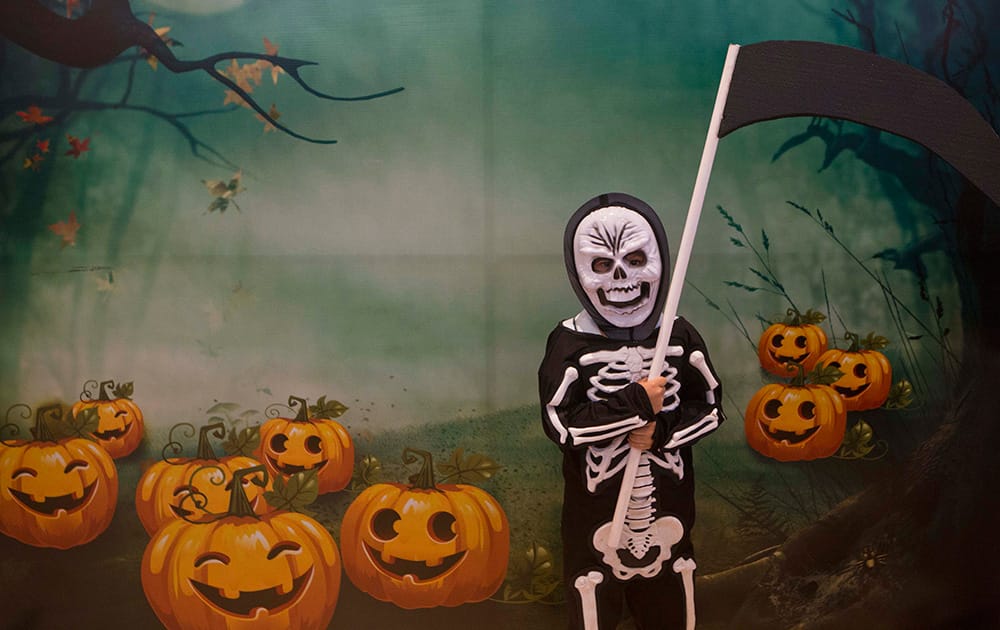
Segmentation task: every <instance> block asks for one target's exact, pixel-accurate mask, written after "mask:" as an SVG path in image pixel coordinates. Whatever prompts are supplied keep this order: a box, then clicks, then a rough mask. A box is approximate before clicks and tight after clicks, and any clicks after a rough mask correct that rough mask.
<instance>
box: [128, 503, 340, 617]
mask: <svg viewBox="0 0 1000 630" xmlns="http://www.w3.org/2000/svg"><path fill="white" fill-rule="evenodd" d="M240 487H241V488H242V483H241V484H240ZM240 491H242V490H240ZM340 572H341V571H340V558H339V554H338V553H337V546H336V543H334V540H333V537H332V536H330V533H329V532H328V531H327V530H326V529H324V528H323V526H322V525H320V524H319V523H317V522H316V521H314V520H313V519H311V518H309V517H308V516H305V515H303V514H297V513H294V512H272V513H270V514H267V515H265V516H262V517H259V518H258V517H256V516H251V515H239V514H237V513H230V514H228V515H227V516H225V517H223V518H221V519H219V520H217V521H214V522H211V523H189V522H187V521H183V520H175V521H171V522H169V523H167V524H166V525H164V526H163V528H161V529H160V530H159V531H158V532H157V533H156V534H154V535H153V537H152V539H151V540H150V542H149V545H148V546H147V547H146V552H145V554H144V555H143V559H142V588H143V591H145V593H146V599H147V600H149V603H150V606H151V607H152V608H153V611H154V612H155V613H156V615H157V617H159V619H160V621H161V622H162V623H163V624H164V625H165V626H166V627H167V628H169V629H171V630H173V629H180V628H199V629H206V630H216V629H218V630H223V629H226V630H231V629H235V628H245V629H246V630H249V629H250V628H267V629H269V630H271V629H273V630H278V629H283V628H325V627H327V626H328V625H329V623H330V619H331V618H332V617H333V612H334V609H335V608H336V605H337V599H338V596H339V593H340Z"/></svg>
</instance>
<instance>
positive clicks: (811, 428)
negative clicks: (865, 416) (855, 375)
mask: <svg viewBox="0 0 1000 630" xmlns="http://www.w3.org/2000/svg"><path fill="white" fill-rule="evenodd" d="M793 369H796V370H797V372H798V373H797V375H796V376H795V378H793V379H792V381H791V383H788V384H777V383H771V384H768V385H765V386H763V387H761V388H760V389H759V390H758V391H757V393H756V394H754V395H753V398H751V399H750V403H749V404H748V405H747V409H746V414H745V415H744V424H743V428H744V432H745V433H746V438H747V443H748V444H749V445H750V446H751V447H752V448H753V449H754V450H755V451H757V452H758V453H760V454H762V455H766V456H767V457H771V458H774V459H776V460H778V461H782V462H790V461H802V460H811V459H818V458H821V457H829V456H830V455H833V454H834V453H836V452H837V449H839V448H840V444H841V442H843V440H844V432H845V430H846V429H847V409H846V408H845V407H844V401H843V400H842V399H841V397H840V395H839V394H838V393H837V392H836V391H834V389H833V388H832V387H830V386H829V385H828V384H824V383H828V382H832V381H833V380H834V379H835V378H837V376H838V375H839V372H836V371H835V370H834V371H833V373H832V374H831V373H830V372H824V373H823V375H822V376H817V377H814V380H815V381H817V382H814V383H812V384H806V382H805V380H806V379H805V369H804V368H803V367H802V366H800V365H797V364H796V365H795V366H794V368H793Z"/></svg>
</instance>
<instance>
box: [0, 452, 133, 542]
mask: <svg viewBox="0 0 1000 630" xmlns="http://www.w3.org/2000/svg"><path fill="white" fill-rule="evenodd" d="M117 500H118V472H117V470H116V469H115V464H114V461H113V460H112V459H111V456H110V455H108V453H107V452H106V451H105V450H104V449H102V448H101V447H100V446H98V444H97V443H96V442H92V441H90V440H87V439H84V438H69V439H63V440H59V441H58V442H55V441H44V440H39V441H36V442H21V443H16V444H14V445H9V446H0V532H2V533H4V534H6V535H8V536H10V537H11V538H15V539H17V540H20V541H21V542H23V543H26V544H29V545H34V546H36V547H56V548H58V549H68V548H70V547H75V546H77V545H82V544H84V543H87V542H90V541H91V540H93V539H94V538H96V537H97V536H98V535H99V534H101V533H102V532H103V531H104V530H106V529H107V528H108V525H110V523H111V519H112V517H113V516H114V513H115V505H116V503H117Z"/></svg>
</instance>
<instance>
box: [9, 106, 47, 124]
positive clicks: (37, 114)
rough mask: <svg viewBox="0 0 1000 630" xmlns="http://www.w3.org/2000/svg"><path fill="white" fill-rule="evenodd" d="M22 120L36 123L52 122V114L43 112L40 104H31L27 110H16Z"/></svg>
mask: <svg viewBox="0 0 1000 630" xmlns="http://www.w3.org/2000/svg"><path fill="white" fill-rule="evenodd" d="M14 113H16V114H17V115H18V116H19V117H20V118H21V120H23V121H24V122H26V123H34V124H36V125H44V124H45V123H48V122H52V116H45V115H43V114H42V108H41V107H39V106H38V105H31V106H29V107H28V109H27V111H23V112H14Z"/></svg>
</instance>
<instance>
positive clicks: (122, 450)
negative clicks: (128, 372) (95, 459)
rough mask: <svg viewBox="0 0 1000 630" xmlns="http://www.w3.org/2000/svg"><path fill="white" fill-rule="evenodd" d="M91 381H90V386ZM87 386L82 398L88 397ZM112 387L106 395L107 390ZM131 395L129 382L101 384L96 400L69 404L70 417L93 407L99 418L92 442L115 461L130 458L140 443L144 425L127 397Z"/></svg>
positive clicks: (137, 411) (134, 406)
mask: <svg viewBox="0 0 1000 630" xmlns="http://www.w3.org/2000/svg"><path fill="white" fill-rule="evenodd" d="M94 382H95V381H90V383H94ZM86 387H87V385H84V388H85V389H84V394H83V396H88V395H90V394H88V393H87V392H86ZM109 387H114V390H113V391H112V392H111V393H109V392H108V388H109ZM131 392H132V384H131V383H120V384H118V385H117V386H115V382H114V381H103V382H102V383H100V384H99V385H98V398H97V400H86V399H85V400H80V401H77V402H76V403H73V408H72V410H71V412H72V414H73V415H74V416H75V415H78V414H79V413H80V412H81V411H83V410H84V409H89V408H95V409H97V414H98V418H99V420H100V421H99V423H98V426H97V430H96V431H94V433H93V435H94V439H96V440H97V441H98V442H99V443H100V444H101V446H103V447H104V449H105V450H106V451H107V452H108V453H110V454H111V457H114V458H115V459H118V458H120V457H125V456H126V455H131V454H132V452H133V451H135V449H136V448H137V447H138V446H139V443H140V442H142V437H143V434H144V433H145V425H144V424H143V420H142V410H140V409H139V406H138V405H136V404H135V403H134V402H132V400H131V399H130V398H129V396H131Z"/></svg>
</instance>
